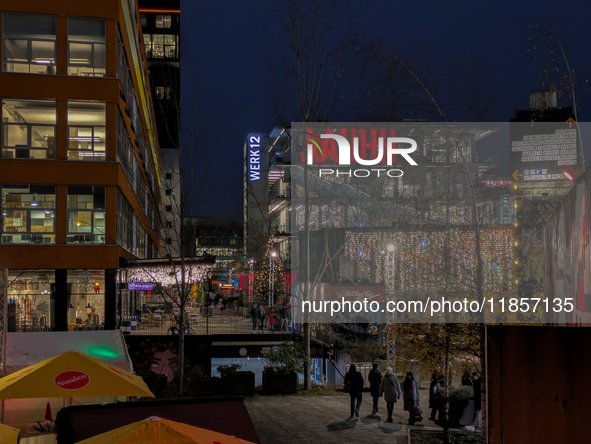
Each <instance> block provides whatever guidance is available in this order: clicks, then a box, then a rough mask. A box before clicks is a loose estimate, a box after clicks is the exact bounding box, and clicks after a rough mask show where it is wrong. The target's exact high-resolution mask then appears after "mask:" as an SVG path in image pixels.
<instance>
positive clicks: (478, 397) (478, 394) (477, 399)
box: [466, 372, 482, 430]
mask: <svg viewBox="0 0 591 444" xmlns="http://www.w3.org/2000/svg"><path fill="white" fill-rule="evenodd" d="M472 387H474V419H473V420H472V424H470V425H469V426H466V428H467V429H468V430H474V429H476V427H478V426H479V424H480V410H481V409H482V384H481V382H480V375H479V374H478V372H474V373H472Z"/></svg>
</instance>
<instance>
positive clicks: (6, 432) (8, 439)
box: [0, 424, 20, 444]
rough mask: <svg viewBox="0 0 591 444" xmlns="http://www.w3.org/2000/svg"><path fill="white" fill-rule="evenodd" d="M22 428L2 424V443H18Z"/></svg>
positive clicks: (0, 437) (0, 435) (0, 430)
mask: <svg viewBox="0 0 591 444" xmlns="http://www.w3.org/2000/svg"><path fill="white" fill-rule="evenodd" d="M19 432H20V430H19V429H15V428H14V427H10V426H7V425H6V424H0V442H2V444H16V443H17V442H18V434H19Z"/></svg>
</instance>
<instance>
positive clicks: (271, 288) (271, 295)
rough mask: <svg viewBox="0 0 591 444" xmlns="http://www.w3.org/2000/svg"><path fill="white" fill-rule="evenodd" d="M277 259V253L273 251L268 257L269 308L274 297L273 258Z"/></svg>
mask: <svg viewBox="0 0 591 444" xmlns="http://www.w3.org/2000/svg"><path fill="white" fill-rule="evenodd" d="M276 257H277V252H276V251H275V250H273V251H271V254H270V255H269V307H272V306H273V303H274V302H275V301H274V297H275V258H276Z"/></svg>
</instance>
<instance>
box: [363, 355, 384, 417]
mask: <svg viewBox="0 0 591 444" xmlns="http://www.w3.org/2000/svg"><path fill="white" fill-rule="evenodd" d="M372 367H373V368H372V369H371V370H370V372H369V374H368V375H367V379H368V381H369V391H370V393H371V397H372V398H373V412H371V414H372V415H375V414H376V413H378V400H379V399H380V398H381V397H382V387H381V384H382V374H381V373H380V371H379V370H378V364H373V366H372Z"/></svg>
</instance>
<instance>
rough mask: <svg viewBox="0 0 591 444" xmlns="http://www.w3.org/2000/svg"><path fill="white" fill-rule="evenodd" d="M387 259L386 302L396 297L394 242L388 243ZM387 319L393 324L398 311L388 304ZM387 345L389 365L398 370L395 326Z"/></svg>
mask: <svg viewBox="0 0 591 444" xmlns="http://www.w3.org/2000/svg"><path fill="white" fill-rule="evenodd" d="M385 253H386V260H385V264H384V274H385V276H384V280H385V283H386V304H388V303H389V302H390V301H392V302H395V299H396V279H395V274H396V246H395V245H394V244H393V243H388V244H386V251H385ZM386 319H387V324H388V325H392V324H395V323H396V311H390V310H388V306H387V305H386ZM386 345H387V352H388V357H387V359H388V366H389V367H392V370H393V371H396V342H395V334H394V328H393V326H392V327H390V328H389V330H388V331H387V332H386Z"/></svg>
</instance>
